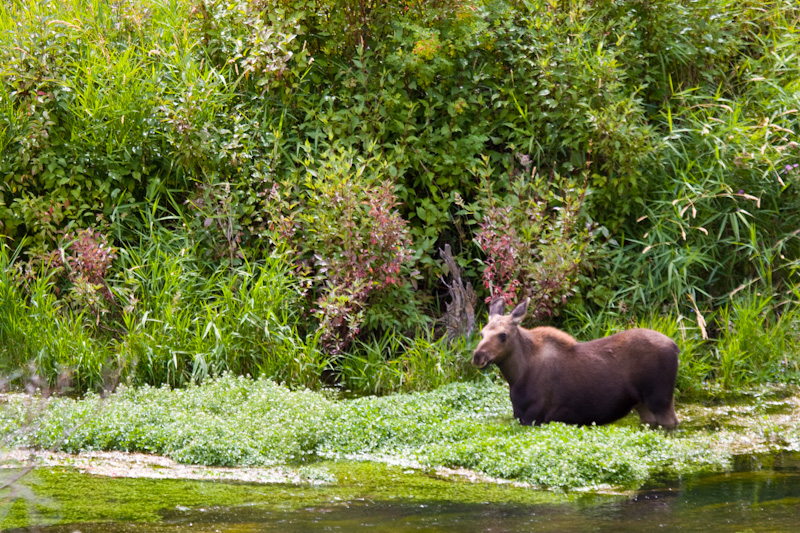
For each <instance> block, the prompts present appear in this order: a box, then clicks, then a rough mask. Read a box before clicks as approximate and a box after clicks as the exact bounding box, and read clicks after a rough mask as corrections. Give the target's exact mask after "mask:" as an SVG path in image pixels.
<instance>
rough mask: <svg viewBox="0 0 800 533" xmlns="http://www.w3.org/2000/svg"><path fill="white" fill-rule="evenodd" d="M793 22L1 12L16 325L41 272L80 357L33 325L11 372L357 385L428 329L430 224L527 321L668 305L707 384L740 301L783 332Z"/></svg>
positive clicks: (322, 5)
mask: <svg viewBox="0 0 800 533" xmlns="http://www.w3.org/2000/svg"><path fill="white" fill-rule="evenodd" d="M798 20H800V8H798V7H797V6H796V5H795V3H794V2H790V1H788V0H787V1H783V0H778V1H774V2H767V3H764V2H757V3H756V2H731V1H729V0H703V1H700V2H696V1H692V2H689V1H655V2H640V1H633V2H619V1H615V0H600V1H593V2H584V1H570V2H550V1H546V0H470V1H464V2H455V1H452V0H408V1H401V2H361V1H359V2H355V1H353V0H249V1H247V0H237V1H235V2H227V1H226V2H222V1H218V0H169V1H168V0H122V1H115V2H106V1H104V0H93V1H90V2H84V1H79V0H72V1H70V2H56V1H54V0H39V1H36V2H22V1H15V2H11V3H9V4H8V5H4V6H2V7H0V65H3V67H2V71H1V72H0V77H1V78H2V83H0V174H2V176H3V180H2V182H0V232H2V234H4V235H5V236H6V244H7V245H8V246H9V247H10V248H9V250H20V256H19V257H18V258H17V259H16V260H15V261H13V267H12V266H9V265H12V263H9V262H8V261H7V262H6V266H7V268H6V269H5V270H6V272H5V273H4V274H3V275H4V276H6V279H7V280H8V288H7V289H5V290H7V291H9V292H7V294H9V295H10V296H9V298H11V299H13V300H14V301H13V302H11V300H6V301H4V303H3V305H4V306H5V308H6V309H9V313H11V316H22V317H23V318H24V320H22V319H20V320H22V321H20V322H13V323H16V324H19V325H20V326H19V328H23V322H24V321H25V320H32V319H33V318H32V317H33V316H35V313H34V314H31V313H28V312H27V311H26V312H22V311H21V310H23V309H32V308H34V307H35V305H38V304H34V303H33V302H38V301H40V300H37V298H44V297H45V296H44V294H45V293H47V294H48V296H46V298H48V300H47V302H46V315H42V317H43V318H42V319H41V320H42V323H44V322H49V323H51V326H49V327H62V326H55V325H53V324H62V323H63V324H65V325H64V326H63V327H64V328H66V329H65V330H64V331H67V330H69V331H72V333H70V334H69V335H73V337H71V338H74V339H78V338H81V339H83V338H84V337H85V342H84V341H83V340H81V341H80V342H82V343H83V344H82V345H83V346H86V347H87V348H86V350H89V351H90V352H91V353H92V354H94V355H92V356H91V357H84V356H83V355H74V356H67V355H63V354H62V355H56V353H57V352H58V350H57V349H56V348H55V344H54V343H55V342H56V341H55V340H53V341H52V342H51V341H44V340H42V341H41V342H44V344H42V345H38V344H36V345H34V344H35V343H33V344H29V345H26V346H25V347H24V348H20V349H19V350H16V351H15V352H13V358H12V359H13V362H14V363H13V364H10V363H9V364H8V367H18V366H23V367H24V366H25V365H27V363H28V362H30V361H35V364H34V366H35V367H36V371H37V372H42V373H44V374H46V375H47V376H48V379H49V380H51V381H55V380H56V376H57V375H58V373H59V372H61V370H59V369H58V368H66V367H68V366H72V367H75V366H76V365H77V366H78V367H80V365H82V364H84V362H88V361H89V360H90V359H91V360H94V359H92V358H97V357H99V358H100V359H98V360H97V361H96V362H93V363H91V365H89V366H92V367H94V368H95V370H92V371H91V372H89V373H88V374H82V376H83V377H81V378H80V380H79V381H80V386H81V388H87V387H95V386H98V385H99V384H100V383H102V382H103V380H104V379H108V378H105V377H103V376H104V375H105V373H107V372H108V370H109V364H111V363H109V362H110V361H115V362H114V363H113V364H111V367H113V368H114V371H113V372H110V373H111V374H115V373H119V372H121V373H122V374H123V375H124V376H129V377H131V379H135V380H136V381H137V382H139V381H141V382H152V383H157V382H161V381H167V382H170V383H174V384H178V383H183V382H184V381H186V380H188V379H191V378H193V377H194V378H199V377H203V376H205V375H207V374H208V373H213V372H215V371H220V370H223V369H231V370H234V371H239V372H266V373H267V374H269V375H274V376H275V377H277V378H279V379H286V380H288V381H290V382H294V380H299V382H303V381H304V379H306V378H307V379H310V380H311V381H310V382H309V383H313V382H314V381H315V380H319V379H320V376H321V375H322V374H323V369H330V368H329V367H331V366H332V367H333V369H334V370H337V372H339V374H340V375H353V376H361V377H359V378H358V379H360V380H362V383H371V385H369V388H370V389H372V388H373V387H376V386H375V383H378V382H381V380H382V379H383V378H381V379H378V380H377V381H376V380H370V379H368V378H366V377H364V376H365V374H364V372H363V367H358V368H353V369H349V370H344V371H343V370H342V368H343V367H342V365H343V364H345V363H344V362H345V361H348V360H350V361H354V360H361V361H372V363H370V364H373V363H375V362H377V359H376V352H375V349H366V348H365V347H368V346H372V347H377V346H383V347H384V348H385V349H386V350H387V351H392V349H391V347H397V349H398V350H400V353H401V354H402V353H404V352H403V349H401V348H400V347H401V346H402V347H406V346H411V345H415V343H417V342H419V340H413V338H414V337H415V336H417V335H419V339H427V340H429V341H432V339H434V338H436V337H437V331H434V332H433V333H431V330H432V329H434V328H435V324H436V322H435V320H436V319H438V318H440V315H441V314H442V309H443V308H444V302H445V301H446V300H447V291H446V288H445V286H444V284H443V282H442V275H443V274H444V272H443V265H442V262H441V261H440V260H439V254H438V249H439V248H442V247H443V246H444V245H445V244H449V245H451V247H452V250H453V251H454V252H455V254H456V256H457V261H458V263H459V265H460V266H461V267H462V269H463V275H464V277H465V278H466V280H467V281H471V282H472V284H473V285H474V286H476V287H477V289H478V292H479V296H480V297H481V299H484V298H487V297H490V296H491V295H496V294H502V295H504V296H505V297H507V298H508V299H516V298H519V297H521V296H523V295H526V294H527V295H532V296H534V298H536V299H537V300H538V302H539V304H538V306H537V313H536V319H537V320H539V321H541V320H562V321H566V323H567V324H569V325H570V327H571V328H572V329H573V330H574V331H579V330H580V329H585V330H586V331H588V330H590V329H592V326H591V324H590V323H589V322H590V321H595V322H597V323H602V322H605V321H610V320H613V321H616V322H617V323H618V324H620V325H625V324H631V323H635V322H637V321H647V320H651V317H652V316H655V315H658V314H663V313H667V314H670V315H672V317H673V318H674V320H676V321H677V322H676V323H677V324H679V326H680V327H678V329H676V330H675V331H676V334H679V335H680V336H681V337H682V339H678V340H682V341H683V342H686V338H687V331H697V332H698V334H700V340H701V341H704V339H703V337H704V336H708V337H710V340H709V342H708V343H706V344H703V343H702V342H701V343H700V344H701V345H703V346H705V347H704V348H702V349H700V351H701V352H702V353H703V354H705V355H704V356H703V357H705V359H703V360H704V361H705V362H706V363H707V364H708V365H709V367H708V371H707V372H705V373H704V374H703V377H702V378H701V377H700V375H701V372H699V370H698V373H697V375H696V377H697V379H707V378H715V377H717V374H718V372H722V371H721V370H719V364H722V363H719V364H718V363H717V360H719V361H722V360H724V359H725V357H723V356H722V355H719V357H717V355H716V354H723V353H729V352H731V350H734V347H733V345H728V344H726V342H727V341H726V340H725V338H726V335H727V333H726V332H727V331H736V326H730V325H728V324H727V322H729V321H731V320H734V321H735V320H751V319H752V320H756V321H757V322H758V321H763V322H764V323H765V324H770V325H772V326H774V327H776V328H782V329H781V331H786V332H789V333H787V334H786V337H785V338H786V339H787V342H789V343H790V344H789V345H792V346H793V345H794V344H791V343H795V342H796V337H795V335H794V333H791V332H792V331H793V327H794V324H793V321H794V318H793V317H794V316H795V315H794V313H793V307H794V305H795V303H794V302H795V300H796V291H794V287H795V285H796V270H797V268H796V267H797V261H798V257H799V256H798V241H797V235H796V228H797V224H798V219H797V213H798V212H800V209H798V208H800V205H799V204H800V202H799V200H800V198H798V194H797V193H796V190H797V186H798V183H797V179H798V177H800V171H798V168H800V167H798V166H797V165H798V164H800V145H799V144H798V140H797V135H798V130H800V123H799V122H798V110H797V101H798V97H800V67H798V63H797V61H796V60H795V59H796V58H795V57H794V50H795V49H796V48H797V46H798V44H799V43H798V41H799V40H800V33H798V30H797V27H798V26H797V23H798ZM153 206H157V207H156V209H155V210H153ZM163 209H166V212H167V213H168V214H169V216H168V217H167V216H163V215H164V213H165V211H163ZM142 213H150V215H145V216H142ZM153 213H157V217H159V220H158V222H154V218H155V215H153ZM81 230H85V231H88V233H85V232H84V233H81ZM170 232H173V233H175V236H174V237H168V233H170ZM106 238H107V239H108V242H107V243H106V248H104V249H103V250H105V251H104V252H102V253H104V254H106V255H105V256H104V257H105V258H106V260H108V261H111V262H110V264H109V265H108V266H107V268H106V269H104V270H102V275H101V271H100V270H97V269H96V268H95V270H93V271H92V272H94V273H93V274H92V273H90V272H89V271H88V270H87V271H86V272H83V274H81V272H82V270H81V269H84V270H85V269H87V268H89V267H88V266H81V265H89V264H90V262H91V261H90V259H89V255H88V254H90V253H95V254H96V253H99V252H98V250H100V248H98V247H99V246H100V243H101V242H102V241H103V239H106ZM86 239H90V240H91V242H89V241H88V240H86ZM171 239H172V240H171ZM70 243H72V244H70ZM92 243H94V244H92ZM20 247H21V248H20ZM90 250H94V251H93V252H90ZM9 253H11V252H8V251H7V252H6V255H8V254H9ZM53 253H55V255H53ZM101 255H102V254H101ZM113 255H116V256H117V257H116V258H113V257H112V256H113ZM84 256H85V257H84ZM48 265H49V266H48ZM18 268H21V269H22V272H24V275H22V274H15V273H14V272H17V269H18ZM97 268H99V266H98V267H97ZM26 269H27V270H26ZM58 269H63V270H58ZM265 272H266V273H269V274H265ZM20 276H22V278H21V277H20ZM98 276H100V277H101V278H102V279H100V278H98ZM265 276H266V278H265ZM23 278H24V280H25V281H24V282H23V281H21V280H22V279H23ZM281 280H283V281H281ZM286 280H289V281H286ZM271 283H276V284H277V285H276V286H275V287H276V288H275V289H274V292H276V293H280V294H281V295H282V296H281V297H280V298H277V299H276V297H274V295H273V293H270V291H272V290H273V289H268V290H267V289H264V290H266V293H262V292H259V291H262V289H260V288H259V287H263V286H269V287H272V285H270V284H271ZM25 284H27V285H25ZM25 287H27V288H25ZM37 291H38V292H37ZM126 291H127V292H126ZM265 294H266V295H265ZM759 294H761V295H762V296H758V295H759ZM244 295H248V297H252V301H250V300H247V299H246V298H245V296H244ZM761 297H763V299H762V300H759V301H765V302H767V303H766V304H765V305H763V306H762V305H759V306H757V307H758V309H759V313H758V315H757V316H750V315H747V316H750V318H747V319H744V318H741V317H742V316H745V315H742V314H736V313H732V312H731V311H730V310H731V309H735V308H736V306H740V307H741V306H744V307H747V306H749V305H750V303H748V302H752V301H755V300H753V299H757V298H761ZM170 298H173V299H174V301H173V300H170ZM261 298H265V299H266V300H262V299H261ZM282 298H285V300H284V299H282ZM134 301H135V305H133V304H132V303H131V302H134ZM43 305H44V302H43ZM32 306H33V307H32ZM744 307H743V308H744ZM787 310H790V311H792V312H787ZM14 313H16V314H14ZM20 313H22V314H21V315H20ZM270 313H272V314H270ZM45 316H46V318H45ZM253 317H258V318H257V320H256V319H254V318H253ZM556 317H558V318H556ZM226 321H227V322H226ZM223 322H226V323H225V324H224V325H222V323H223ZM30 324H33V323H32V322H31V323H30ZM30 324H29V325H28V326H25V327H34V326H32V325H30ZM66 324H69V325H66ZM75 324H82V326H78V325H75ZM265 324H267V325H268V327H266V328H265ZM772 326H770V327H772ZM4 327H5V328H6V329H7V331H8V332H9V333H7V335H8V338H9V339H12V338H13V339H18V340H19V342H23V341H25V339H27V336H26V335H25V334H23V333H20V332H21V331H23V329H19V328H18V329H13V328H11V327H10V326H8V327H6V326H4ZM36 327H41V326H36ZM70 328H72V329H70ZM248 328H249V329H248ZM687 328H688V329H687ZM276 332H280V333H276ZM790 333H791V334H790ZM65 335H66V333H65ZM275 335H278V336H279V337H280V338H279V339H277V340H276V339H275V338H273V337H274V336H275ZM393 335H398V337H397V342H394V341H391V337H392V336H393ZM781 335H783V334H781ZM212 337H214V338H219V339H221V340H220V341H219V343H218V344H214V343H211V342H210V339H211V338H212ZM64 338H66V337H64ZM42 339H45V336H42ZM231 339H237V340H235V341H233V340H231ZM15 342H16V341H15ZM25 342H33V341H25ZM36 342H40V341H36ZM58 342H61V341H58ZM64 342H67V341H64ZM75 342H78V341H77V340H76V341H75ZM230 343H233V344H230ZM67 344H69V343H67ZM211 344H214V345H213V346H211ZM95 345H96V346H95ZM233 345H235V346H236V348H231V346H233ZM88 346H92V348H88ZM275 346H281V347H282V348H276V347H275ZM122 347H124V348H122ZM290 347H291V348H290ZM384 348H382V349H384ZM71 349H77V348H74V346H73V347H72V348H71ZM441 349H442V350H443V351H442V352H441V353H442V354H451V353H452V352H451V351H450V349H445V347H444V346H443V345H442V346H441ZM736 349H746V350H751V348H749V347H746V346H744V345H741V346H739V347H738V348H736ZM753 349H754V348H753ZM292 350H294V351H295V352H292ZM6 353H8V354H11V353H12V352H10V351H8V352H6ZM100 353H105V354H106V355H102V356H100V355H97V354H100ZM267 353H269V354H274V353H285V354H289V353H298V354H304V355H302V356H298V359H297V360H293V361H294V362H293V363H292V364H288V365H287V364H284V363H281V364H278V363H269V365H273V364H274V366H269V365H267V364H266V363H264V362H263V359H264V358H265V357H266V356H265V355H264V354H267ZM731 353H732V352H731ZM748 353H750V352H748ZM121 354H125V355H124V356H123V355H121ZM393 355H396V356H397V357H398V359H397V360H391V358H392V356H393ZM387 356H389V358H390V361H389V362H388V363H389V366H386V367H385V368H384V370H385V371H386V372H385V373H383V374H380V375H384V376H385V375H395V376H396V374H393V373H392V372H390V371H389V370H388V369H389V368H397V361H402V357H403V356H402V355H398V354H396V353H390V354H382V356H381V357H379V359H383V360H384V363H386V358H387ZM271 357H273V356H269V357H266V358H267V359H270V358H271ZM274 357H275V358H276V359H275V360H276V361H283V359H281V357H283V356H274ZM287 357H288V355H287ZM447 357H450V356H447ZM743 357H745V358H747V357H750V356H749V355H745V356H743ZM770 357H771V359H775V360H777V359H780V357H781V356H779V355H776V356H775V357H772V356H770ZM45 360H47V361H48V362H47V363H45ZM270 360H271V359H270ZM54 361H59V363H58V364H56V363H55V362H54ZM698 361H699V360H698ZM87 364H88V363H87ZM392 364H394V365H395V366H394V367H392V366H391V365H392ZM431 364H433V363H431ZM698 365H699V363H698ZM793 365H794V366H793ZM411 366H414V365H411ZM700 367H702V365H699V366H698V367H697V368H696V370H697V369H699V368H700ZM785 367H786V368H787V369H789V370H791V369H792V368H794V369H796V361H795V360H794V359H786V365H785ZM277 368H285V369H286V370H282V371H278V370H276V369H277ZM47 369H49V370H47ZM118 371H119V372H118ZM425 372H427V371H425ZM787 372H788V370H787ZM792 372H794V370H793V371H792ZM348 373H349V374H348ZM423 374H424V373H423ZM446 374H447V372H445V371H443V373H440V374H439V375H446ZM745 374H746V375H747V376H751V378H754V376H756V375H759V376H761V375H762V374H760V373H759V372H756V373H755V374H753V373H747V372H746V373H745ZM790 374H791V375H790ZM770 375H771V376H772V377H770V378H769V379H774V378H775V375H776V374H775V373H772V374H770ZM778 375H782V376H789V377H782V378H781V379H794V378H793V377H791V376H796V373H795V374H792V373H791V372H789V373H784V374H780V373H779V374H778ZM90 376H91V377H90ZM299 376H305V378H302V379H301V378H300V377H299ZM312 376H315V377H313V378H312ZM407 378H408V375H406V377H405V378H397V380H395V381H393V383H395V384H394V385H392V386H391V387H389V389H392V388H394V387H396V386H399V385H398V384H397V383H398V382H405V383H408V382H409V381H408V380H407ZM393 379H395V378H393ZM748 379H749V378H748ZM758 379H762V378H758ZM764 379H766V378H764ZM410 381H414V380H413V379H411V380H410ZM723 381H724V380H723ZM745 381H747V379H745ZM730 384H733V383H730ZM377 388H380V387H377Z"/></svg>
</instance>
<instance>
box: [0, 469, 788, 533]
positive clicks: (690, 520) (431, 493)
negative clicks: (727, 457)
mask: <svg viewBox="0 0 800 533" xmlns="http://www.w3.org/2000/svg"><path fill="white" fill-rule="evenodd" d="M331 468H332V469H333V470H332V474H333V475H334V476H335V477H336V478H337V480H338V482H337V483H335V484H333V485H321V486H299V485H254V484H245V483H222V482H208V481H202V482H200V481H174V480H173V481H165V480H161V481H156V480H141V479H114V478H98V477H94V476H88V475H85V474H80V473H77V472H74V471H70V470H69V469H61V470H59V469H49V470H47V471H40V472H35V473H34V475H33V476H32V477H31V478H30V479H29V481H28V482H26V483H27V487H28V488H29V489H30V490H23V491H21V492H20V494H19V496H20V497H19V498H18V499H17V501H16V503H14V505H13V508H12V509H11V510H9V508H6V509H5V518H3V517H2V514H3V510H2V509H0V520H5V523H6V524H9V523H10V524H12V526H13V527H12V528H8V527H6V528H3V529H2V531H9V532H11V531H13V532H22V531H31V532H33V531H36V532H41V533H74V532H77V531H79V532H82V533H100V532H103V533H121V532H131V533H138V532H155V533H161V532H163V533H178V532H181V533H183V532H203V533H205V532H208V533H212V532H213V533H234V532H235V533H251V532H252V533H256V532H258V533H262V532H286V533H292V532H307V531H343V532H359V531H371V532H374V531H381V532H387V533H400V532H411V531H434V532H453V533H468V532H477V531H486V532H519V531H614V532H618V533H622V532H628V531H630V532H634V531H635V532H644V531H714V532H715V533H718V532H729V531H730V532H748V531H753V532H760V531H764V532H766V531H787V532H789V531H792V532H794V531H800V454H780V455H776V456H771V457H757V458H752V457H750V458H739V459H738V460H737V465H736V467H735V468H734V469H733V471H731V472H728V473H723V474H713V475H697V476H691V477H688V478H685V479H681V480H672V481H665V482H662V483H660V484H658V485H656V486H653V487H650V488H646V489H644V490H640V491H637V492H635V493H626V494H616V495H607V494H566V495H565V494H557V493H553V492H549V491H537V490H532V489H523V488H515V487H511V486H497V485H495V484H484V483H471V482H467V481H463V480H460V481H454V480H442V479H438V478H435V477H432V476H429V475H425V474H423V473H420V472H418V471H412V470H408V469H403V468H401V467H388V466H384V465H374V464H369V465H365V464H362V463H353V464H350V465H333V466H332V467H331ZM20 520H22V521H23V522H20ZM54 521H61V523H57V524H53V522H54ZM26 522H27V523H28V524H42V525H39V526H30V525H29V526H28V527H23V528H20V527H16V526H15V525H14V524H15V523H16V525H19V524H20V523H26ZM3 523H4V522H2V521H0V524H3ZM48 523H49V524H51V525H47V524H48Z"/></svg>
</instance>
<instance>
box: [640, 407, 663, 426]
mask: <svg viewBox="0 0 800 533" xmlns="http://www.w3.org/2000/svg"><path fill="white" fill-rule="evenodd" d="M634 409H636V412H637V413H639V419H640V420H641V421H642V424H647V425H648V426H652V427H655V426H656V424H657V423H658V422H657V421H656V415H654V414H653V413H651V412H650V409H648V408H647V406H646V405H645V404H643V403H640V404H637V405H636V406H634Z"/></svg>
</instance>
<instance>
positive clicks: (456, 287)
mask: <svg viewBox="0 0 800 533" xmlns="http://www.w3.org/2000/svg"><path fill="white" fill-rule="evenodd" d="M439 255H440V256H441V258H442V259H443V260H444V263H445V267H446V269H447V272H448V273H449V274H450V277H451V278H452V281H451V282H450V284H449V285H448V283H447V282H446V281H444V279H443V280H442V282H443V283H444V284H445V286H446V287H447V288H448V289H449V292H450V302H449V303H448V304H447V311H446V312H445V314H444V316H443V317H442V322H444V326H445V331H446V335H447V340H448V341H450V342H452V341H454V340H455V339H457V338H459V337H468V336H470V335H471V334H472V330H473V329H474V328H475V305H476V304H477V303H478V297H477V295H476V294H475V291H474V290H473V289H472V284H471V283H469V282H467V284H466V285H464V282H463V281H462V279H461V269H460V268H458V264H457V263H456V260H455V258H454V257H453V252H452V250H451V249H450V245H449V244H445V245H444V250H441V249H440V250H439Z"/></svg>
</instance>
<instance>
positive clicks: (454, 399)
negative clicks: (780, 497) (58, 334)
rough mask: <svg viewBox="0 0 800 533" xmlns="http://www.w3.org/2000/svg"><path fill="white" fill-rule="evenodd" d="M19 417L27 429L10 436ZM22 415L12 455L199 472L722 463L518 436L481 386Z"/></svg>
mask: <svg viewBox="0 0 800 533" xmlns="http://www.w3.org/2000/svg"><path fill="white" fill-rule="evenodd" d="M28 409H35V410H36V416H37V419H36V422H37V423H36V424H34V425H31V426H30V427H29V428H28V429H27V430H26V431H25V432H19V433H18V432H16V429H17V428H18V427H20V423H21V422H22V421H23V420H25V418H26V417H27V416H28V415H29V413H28ZM28 409H26V408H25V406H22V405H19V404H17V403H13V404H12V405H11V406H9V407H6V408H4V409H2V410H0V428H2V430H3V432H4V435H3V437H6V438H9V440H10V442H12V443H13V444H15V445H27V446H35V447H41V448H51V447H52V448H55V449H60V450H65V451H79V450H84V449H106V450H126V451H145V452H149V453H158V454H163V455H167V456H170V457H172V458H173V459H175V460H178V461H181V462H185V463H199V464H209V465H242V466H244V465H265V464H266V465H268V464H275V463H284V464H302V463H307V462H312V461H316V460H319V459H320V458H334V459H346V458H352V457H358V458H360V459H372V460H389V461H397V460H404V461H412V462H414V463H418V464H422V465H423V466H426V467H431V468H433V467H437V466H449V467H462V468H470V469H473V470H476V471H477V472H479V473H482V474H484V475H488V476H492V477H499V478H503V479H510V480H514V481H520V482H526V483H531V484H535V485H539V486H547V487H558V488H562V489H571V488H578V487H584V488H592V487H594V488H598V487H606V488H607V487H608V486H614V487H619V486H622V487H626V488H637V487H639V486H641V485H642V484H643V483H645V482H646V481H647V480H648V479H650V478H651V477H652V476H654V475H656V474H658V473H664V472H673V473H674V472H680V473H686V472H691V471H695V470H699V469H704V468H705V469H708V468H722V467H724V466H726V465H727V462H728V457H727V456H726V455H724V454H721V453H715V452H713V451H711V450H709V449H708V446H707V445H704V444H702V443H700V444H696V443H692V442H691V441H689V440H682V439H678V438H674V437H669V436H666V435H665V434H663V433H661V432H657V431H653V430H650V429H639V428H630V427H620V426H603V427H576V426H567V425H564V424H560V423H555V424H549V425H547V426H543V427H522V426H520V425H519V424H518V423H517V422H516V421H514V420H512V419H511V418H510V412H509V411H510V404H509V402H508V391H507V389H506V387H501V386H497V385H492V384H488V383H484V384H481V385H477V384H452V385H448V386H446V387H442V388H439V389H437V390H435V391H432V392H427V393H417V394H397V395H393V396H387V397H381V398H377V397H365V398H358V399H353V400H341V399H334V398H331V397H330V396H326V395H324V394H321V393H314V392H309V391H296V392H291V391H289V390H288V389H286V388H285V387H282V386H279V385H276V384H275V383H273V382H271V381H267V380H263V379H260V380H255V381H254V380H250V379H245V378H235V377H233V376H230V375H226V376H222V377H220V378H216V379H212V380H209V381H208V382H207V383H205V384H203V385H202V386H189V387H188V388H186V389H184V390H170V389H169V388H166V387H164V388H150V387H143V388H140V389H123V390H120V391H118V392H117V393H115V394H113V395H111V396H110V397H109V398H108V399H105V400H103V399H100V398H98V397H97V396H89V397H87V398H86V399H84V400H79V401H75V400H71V399H67V398H60V399H58V398H54V399H51V400H49V401H47V402H45V403H43V404H41V405H31V406H29V407H28ZM31 414H32V413H31ZM253 420H258V423H255V424H254V423H253Z"/></svg>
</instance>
